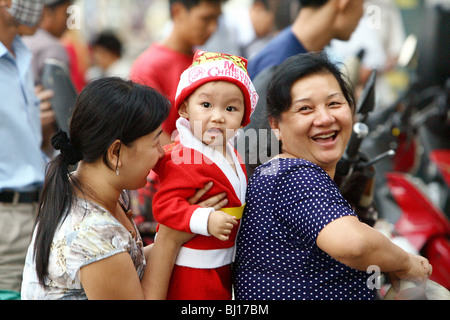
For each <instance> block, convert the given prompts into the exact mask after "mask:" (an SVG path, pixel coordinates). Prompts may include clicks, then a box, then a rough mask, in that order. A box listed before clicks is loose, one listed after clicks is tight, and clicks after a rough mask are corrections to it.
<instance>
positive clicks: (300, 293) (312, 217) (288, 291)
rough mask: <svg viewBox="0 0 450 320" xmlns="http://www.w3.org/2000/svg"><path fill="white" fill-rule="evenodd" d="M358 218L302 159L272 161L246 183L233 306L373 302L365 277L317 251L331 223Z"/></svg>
mask: <svg viewBox="0 0 450 320" xmlns="http://www.w3.org/2000/svg"><path fill="white" fill-rule="evenodd" d="M347 215H353V216H356V214H355V213H354V211H353V210H352V208H351V207H350V205H349V204H348V203H347V201H346V200H345V199H344V198H343V197H342V195H341V193H340V192H339V190H338V188H337V186H336V184H335V183H334V181H333V180H332V179H331V178H330V176H329V175H328V174H327V173H326V172H325V171H324V170H323V169H322V168H320V167H319V166H317V165H315V164H313V163H311V162H309V161H306V160H303V159H274V160H272V161H270V162H268V163H266V164H264V165H262V166H260V167H258V168H257V169H256V171H255V173H254V175H253V176H252V178H251V179H250V181H249V186H248V190H247V206H246V209H245V212H244V218H243V220H242V222H241V227H240V231H239V235H238V239H237V251H236V264H235V273H234V280H235V283H234V285H235V290H236V291H235V295H236V299H238V300H281V299H283V300H294V299H299V300H300V299H304V300H317V299H323V300H338V299H344V300H350V299H354V300H370V299H374V298H375V291H374V290H371V289H369V288H368V287H367V284H366V283H367V280H368V278H369V276H370V274H368V273H366V272H363V271H358V270H355V269H352V268H350V267H348V266H346V265H344V264H342V263H340V262H338V261H337V260H335V259H333V258H332V257H330V256H329V255H328V254H327V253H325V252H323V251H322V250H320V249H319V248H318V247H317V245H316V239H317V236H318V234H319V232H320V231H321V230H322V229H323V228H324V227H325V226H326V225H327V224H328V223H330V222H331V221H333V220H335V219H338V218H340V217H343V216H347Z"/></svg>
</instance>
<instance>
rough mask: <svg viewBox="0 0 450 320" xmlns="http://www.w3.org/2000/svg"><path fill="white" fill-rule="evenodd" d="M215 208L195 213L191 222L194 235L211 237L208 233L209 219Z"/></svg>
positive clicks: (190, 225) (200, 209)
mask: <svg viewBox="0 0 450 320" xmlns="http://www.w3.org/2000/svg"><path fill="white" fill-rule="evenodd" d="M213 211H214V208H198V209H197V210H195V211H194V213H193V214H192V216H191V221H190V222H189V227H190V229H191V232H192V233H196V234H201V235H203V236H210V234H209V233H208V219H209V215H210V214H211V212H213Z"/></svg>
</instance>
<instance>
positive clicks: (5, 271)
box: [0, 0, 55, 292]
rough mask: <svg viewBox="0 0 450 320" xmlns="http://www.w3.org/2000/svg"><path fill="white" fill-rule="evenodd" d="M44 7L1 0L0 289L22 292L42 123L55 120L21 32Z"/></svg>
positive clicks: (38, 181)
mask: <svg viewBox="0 0 450 320" xmlns="http://www.w3.org/2000/svg"><path fill="white" fill-rule="evenodd" d="M42 6H43V2H42V0H12V1H11V0H0V101H1V103H0V141H2V144H1V145H0V291H12V292H19V291H20V286H21V282H22V271H23V266H24V263H25V256H26V252H27V249H28V245H29V243H30V238H31V233H32V229H33V223H34V219H35V214H36V212H37V205H38V199H39V190H40V188H41V187H42V185H43V183H44V171H45V165H46V162H47V160H48V159H47V158H46V156H45V155H44V153H43V152H42V149H41V147H42V141H43V138H45V137H43V128H45V126H46V125H49V124H50V125H52V124H53V123H54V121H55V118H54V113H53V111H52V109H51V105H50V104H49V102H48V100H49V99H50V98H51V96H52V95H51V92H48V91H43V90H42V89H39V90H37V91H35V86H34V81H33V72H32V69H31V60H32V53H31V51H30V50H29V49H28V48H27V47H26V46H25V45H24V43H23V42H22V40H21V38H20V36H19V31H18V29H19V27H20V26H21V25H25V26H27V27H28V28H31V29H32V28H33V27H34V26H35V25H36V24H37V23H38V22H39V20H40V17H41V13H42ZM36 93H37V95H36Z"/></svg>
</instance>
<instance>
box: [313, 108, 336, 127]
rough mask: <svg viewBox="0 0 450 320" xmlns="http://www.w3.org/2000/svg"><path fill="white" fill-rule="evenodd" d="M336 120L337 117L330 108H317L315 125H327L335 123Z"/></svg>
mask: <svg viewBox="0 0 450 320" xmlns="http://www.w3.org/2000/svg"><path fill="white" fill-rule="evenodd" d="M334 121H335V118H334V116H333V114H332V112H331V110H330V109H328V108H326V107H324V108H318V109H317V111H316V117H315V119H314V125H315V126H322V127H326V126H329V125H331V124H332V123H334Z"/></svg>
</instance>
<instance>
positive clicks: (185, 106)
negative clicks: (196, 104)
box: [178, 100, 188, 119]
mask: <svg viewBox="0 0 450 320" xmlns="http://www.w3.org/2000/svg"><path fill="white" fill-rule="evenodd" d="M187 111H188V103H187V102H186V100H185V101H183V102H182V103H181V105H180V107H179V108H178V114H179V115H180V117H183V118H185V119H188V112H187Z"/></svg>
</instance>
